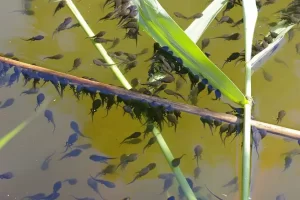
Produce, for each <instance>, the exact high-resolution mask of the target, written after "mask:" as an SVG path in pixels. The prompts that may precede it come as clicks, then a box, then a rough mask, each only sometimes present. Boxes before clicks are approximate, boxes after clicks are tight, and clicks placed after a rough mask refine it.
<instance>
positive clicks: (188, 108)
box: [0, 56, 300, 139]
mask: <svg viewBox="0 0 300 200" xmlns="http://www.w3.org/2000/svg"><path fill="white" fill-rule="evenodd" d="M0 61H2V62H6V63H9V64H11V65H15V66H18V67H21V68H26V69H31V70H35V71H38V72H44V73H48V74H51V75H55V76H58V77H62V78H67V79H69V80H71V81H73V82H75V83H80V84H85V85H90V86H94V87H97V88H99V90H101V89H102V90H108V91H113V92H115V93H116V94H118V95H121V96H122V95H123V96H127V97H129V98H132V99H136V100H139V101H143V102H148V103H154V102H155V103H156V104H159V105H162V106H165V107H170V108H172V109H175V110H180V111H183V112H186V113H190V114H194V115H198V116H210V117H212V118H214V119H219V120H221V121H225V122H228V123H236V122H242V119H239V118H237V117H236V116H234V115H229V114H225V113H219V112H215V111H211V110H208V109H203V108H199V107H196V106H193V105H188V104H183V103H177V102H172V101H170V100H166V99H162V98H158V97H154V96H148V95H144V94H140V93H137V92H134V91H130V90H126V89H123V88H121V87H117V86H113V85H108V84H105V83H101V82H96V81H91V80H88V79H84V78H80V77H77V76H73V75H70V74H65V73H62V72H57V71H54V70H51V69H46V68H43V67H39V66H35V65H31V64H27V63H23V62H20V61H16V60H12V59H9V58H5V57H1V56H0ZM251 124H252V125H253V126H255V127H256V128H258V129H264V130H266V131H268V132H269V133H272V134H276V135H280V136H284V137H289V138H293V139H300V131H297V130H294V129H290V128H285V127H281V126H277V125H273V124H267V123H264V122H260V121H256V120H252V121H251Z"/></svg>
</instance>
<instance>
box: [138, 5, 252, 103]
mask: <svg viewBox="0 0 300 200" xmlns="http://www.w3.org/2000/svg"><path fill="white" fill-rule="evenodd" d="M133 2H134V4H135V5H136V6H137V7H138V10H139V17H138V18H139V25H140V27H141V28H142V29H144V30H145V31H146V32H147V34H149V35H150V36H151V37H152V38H153V39H154V40H155V41H157V42H158V43H159V44H160V45H163V46H168V47H169V48H170V50H171V51H173V53H174V54H175V55H176V56H177V57H180V58H181V59H182V60H183V63H184V66H186V67H188V68H189V69H190V70H191V71H192V72H193V73H194V74H197V75H200V76H202V77H204V78H206V79H207V80H208V82H209V84H211V85H212V86H213V87H214V88H217V89H219V90H220V91H221V93H222V95H224V96H226V97H227V98H228V99H230V100H231V101H233V102H235V103H237V104H240V105H244V104H246V103H247V102H248V101H247V99H246V98H245V96H244V95H243V93H242V92H241V91H240V90H239V88H238V87H237V86H236V85H235V84H234V83H233V82H232V81H231V80H230V79H229V78H228V77H227V76H226V75H225V74H224V73H223V72H222V71H221V70H220V69H219V68H218V67H217V66H216V65H215V64H214V63H213V62H212V61H211V60H209V59H208V58H207V57H206V56H205V54H204V53H203V52H202V51H201V50H200V49H199V47H198V46H197V45H196V44H195V43H194V42H193V41H192V40H191V39H190V38H189V37H188V36H187V35H186V34H185V32H184V31H183V30H182V29H181V28H180V27H179V25H178V24H177V23H176V22H175V21H174V20H173V19H172V18H171V17H170V16H169V14H168V13H167V12H166V11H165V10H164V8H163V7H162V6H161V5H160V4H159V2H158V1H157V0H143V1H139V0H133Z"/></svg>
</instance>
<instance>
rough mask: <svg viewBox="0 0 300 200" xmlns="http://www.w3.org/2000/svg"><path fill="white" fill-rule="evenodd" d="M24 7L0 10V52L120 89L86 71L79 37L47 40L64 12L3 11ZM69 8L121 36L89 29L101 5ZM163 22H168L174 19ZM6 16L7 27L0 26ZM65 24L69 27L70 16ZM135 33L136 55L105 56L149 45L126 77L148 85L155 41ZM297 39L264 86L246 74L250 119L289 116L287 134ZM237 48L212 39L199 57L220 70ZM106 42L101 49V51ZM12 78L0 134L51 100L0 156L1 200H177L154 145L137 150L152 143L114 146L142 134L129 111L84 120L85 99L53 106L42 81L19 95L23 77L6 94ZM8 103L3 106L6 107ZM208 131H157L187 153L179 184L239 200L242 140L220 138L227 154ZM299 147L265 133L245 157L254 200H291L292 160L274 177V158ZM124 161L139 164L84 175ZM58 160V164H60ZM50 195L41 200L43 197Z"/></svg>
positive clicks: (230, 70) (43, 6)
mask: <svg viewBox="0 0 300 200" xmlns="http://www.w3.org/2000/svg"><path fill="white" fill-rule="evenodd" d="M22 1H23V0H22ZM22 1H21V0H11V1H7V2H5V3H4V4H3V5H2V6H1V7H0V15H1V18H0V22H1V27H2V31H1V39H0V42H1V48H0V51H1V52H3V53H6V52H14V53H15V55H16V56H17V57H18V58H20V59H21V60H24V61H27V62H29V63H36V64H38V65H41V66H44V67H48V68H51V69H54V70H58V71H62V72H67V71H69V70H70V69H71V68H72V66H73V62H74V59H75V58H81V59H82V64H81V65H80V66H79V67H78V69H76V70H74V71H72V72H71V73H72V74H74V75H76V76H88V77H93V78H95V79H96V80H99V81H101V82H105V83H110V84H114V85H120V83H119V82H118V80H117V79H116V78H115V77H114V76H113V75H112V73H111V71H110V70H109V69H107V68H105V67H99V66H96V65H94V64H93V59H98V58H99V57H100V56H99V53H98V52H97V51H96V50H95V48H94V47H93V45H92V43H91V42H90V41H89V40H88V39H85V37H86V35H85V33H84V31H83V30H82V29H81V28H72V29H70V30H66V31H62V32H61V33H59V34H58V35H56V36H55V37H54V38H53V39H52V38H51V37H52V33H53V31H54V30H55V28H57V26H58V25H59V24H60V23H61V22H62V21H63V20H64V19H65V18H67V17H73V16H72V14H71V13H70V11H69V10H68V9H62V10H60V11H59V12H57V13H56V15H55V16H54V17H53V16H52V15H53V11H54V9H55V7H56V6H57V3H48V1H32V9H33V10H34V11H35V15H34V16H27V15H22V14H21V13H18V12H14V13H10V11H14V10H21V9H22V8H23V7H22ZM160 2H161V4H162V5H163V6H164V7H165V8H166V10H167V11H168V12H169V13H170V14H171V13H173V12H175V11H178V12H179V11H180V12H181V13H184V14H186V15H187V16H190V15H192V14H194V13H197V12H199V11H201V10H203V8H204V7H205V5H204V4H205V3H203V2H199V1H196V0H189V1H186V2H185V4H182V3H170V1H166V0H161V1H160ZM75 3H76V4H77V5H78V8H79V9H80V11H81V12H82V14H83V16H84V17H85V18H86V19H87V21H88V22H89V24H90V26H91V28H92V29H93V30H94V32H95V33H97V32H99V31H101V30H102V31H106V32H107V33H106V36H107V38H108V39H113V38H117V37H118V38H124V34H125V31H123V30H122V31H120V30H119V29H116V23H117V22H111V21H106V22H101V23H96V21H97V20H98V19H99V18H100V17H102V16H104V15H106V14H107V13H108V12H109V11H108V9H104V10H102V9H101V7H102V5H103V3H104V1H101V2H100V6H99V1H96V0H95V1H94V0H91V1H88V2H84V1H80V2H75ZM286 4H288V2H284V1H281V2H279V3H276V4H274V5H270V6H268V7H264V8H263V9H262V11H261V12H260V19H261V20H259V22H258V25H257V29H256V35H259V34H260V33H266V32H267V31H268V28H267V26H266V23H269V22H270V21H274V20H276V16H275V15H273V14H272V13H274V12H275V11H277V10H278V9H279V8H282V6H285V5H286ZM241 12H242V10H241V8H239V7H237V8H235V9H233V10H232V11H230V13H228V15H230V16H231V17H232V18H233V19H234V20H235V21H236V20H238V19H240V16H241ZM171 16H172V17H173V15H172V14H171ZM8 18H9V23H7V19H8ZM73 20H74V23H76V20H75V18H74V19H73ZM176 21H177V22H178V23H179V25H180V26H181V27H182V28H183V29H185V28H186V27H187V26H188V24H189V23H190V22H188V21H186V20H182V19H176ZM213 23H215V22H213ZM233 32H240V33H243V32H242V26H241V27H240V29H239V28H237V27H235V28H234V29H233V28H231V27H230V26H229V25H227V24H221V25H219V26H215V25H212V27H211V28H209V29H208V30H207V31H206V32H205V34H204V36H203V38H204V37H216V36H220V35H222V34H224V33H226V34H227V33H233ZM39 34H42V35H44V36H45V39H44V40H43V41H40V42H39V41H37V42H31V43H29V42H26V41H22V40H20V38H30V37H32V36H34V35H39ZM141 34H142V36H141V37H140V38H139V41H138V46H137V48H136V47H135V41H132V40H122V41H121V43H120V44H119V45H117V46H116V47H115V48H114V49H113V51H121V50H122V51H126V52H129V53H133V54H135V53H139V52H141V51H142V50H143V49H144V48H149V54H147V55H143V56H141V57H139V58H137V61H138V65H137V67H135V68H133V69H132V70H131V71H130V72H128V73H127V74H126V78H128V80H131V79H133V78H138V79H139V80H140V82H142V83H146V79H147V71H148V65H149V63H146V62H144V60H145V59H147V58H149V57H150V52H152V47H153V41H152V40H151V39H150V38H149V37H148V36H147V34H146V33H144V32H142V33H141ZM298 37H299V36H298V35H297V34H296V35H295V38H294V39H293V40H292V41H291V42H289V43H287V44H286V45H285V46H284V47H283V49H284V50H283V49H282V50H281V51H280V52H279V53H278V55H276V56H278V57H279V58H281V59H283V60H284V61H285V62H286V63H287V66H289V68H286V67H285V66H283V65H282V64H280V63H278V62H276V61H273V60H270V61H268V62H267V63H266V64H265V66H264V68H265V69H266V71H268V72H269V73H271V74H272V76H273V80H272V81H271V82H267V81H265V80H264V79H263V75H262V71H260V70H259V71H257V72H256V73H255V74H254V75H253V94H254V96H255V98H256V99H257V101H256V106H255V108H254V109H255V112H254V114H255V117H256V118H257V119H258V120H262V121H266V122H269V123H275V122H276V117H277V113H278V111H279V110H285V111H286V112H287V116H286V117H285V118H284V119H283V120H282V122H281V125H283V126H287V127H292V128H295V129H297V128H298V127H299V120H297V119H298V116H299V111H298V110H299V106H298V101H297V100H298V99H299V94H298V93H297V91H298V90H299V88H298V87H299V76H298V74H299V73H298V74H297V71H299V70H298V66H297V65H296V63H297V55H296V52H295V50H294V46H295V43H296V41H297V40H298V39H299V38H298ZM243 42H244V41H243V40H238V41H223V40H220V39H216V40H213V41H212V42H211V43H210V45H209V46H208V47H207V49H206V51H208V52H210V53H211V54H212V56H211V59H212V60H213V61H214V62H215V63H216V64H217V65H218V66H221V65H222V64H223V63H224V60H225V58H227V57H228V55H229V53H230V52H234V51H240V50H241V49H242V47H243ZM228 44H230V45H228ZM110 45H111V44H107V45H105V44H104V46H105V47H109V46H110ZM224 46H226V51H224V50H223V49H224V48H222V47H224ZM220 47H221V49H220ZM55 54H63V55H64V57H63V58H62V59H60V60H42V58H43V57H45V56H49V55H55ZM242 69H243V68H242V65H239V66H237V67H234V64H232V63H228V64H227V65H226V67H225V68H224V69H223V70H224V72H225V73H226V74H227V75H228V76H229V77H230V78H231V79H232V80H233V81H234V82H235V83H236V84H237V85H238V86H239V87H240V88H243V81H244V80H243V77H244V74H243V70H242ZM121 70H124V67H121ZM12 73H14V71H13V69H11V70H10V71H9V72H8V75H7V76H2V77H1V79H0V85H1V86H2V87H1V88H0V90H1V95H0V101H1V102H2V104H1V105H0V107H2V108H1V109H0V119H1V122H0V127H1V129H0V130H1V133H0V137H3V136H4V135H6V134H7V133H8V132H9V131H11V130H12V129H13V128H15V127H17V126H18V125H19V124H20V123H21V122H22V121H23V120H25V119H27V118H29V117H30V116H32V115H33V113H34V112H35V111H34V108H35V107H36V104H37V94H39V93H43V94H44V95H45V97H46V98H47V97H53V101H51V103H50V105H49V106H48V107H47V112H42V114H40V115H39V116H38V117H37V118H35V119H34V120H33V121H32V122H31V123H30V124H29V125H28V126H27V127H26V128H25V129H23V130H22V131H21V133H20V134H19V135H18V136H16V137H15V138H13V140H11V141H10V142H9V143H8V144H7V145H6V146H5V147H4V148H3V149H2V150H1V151H0V159H1V161H0V174H2V175H3V174H4V175H3V176H2V179H0V199H1V200H2V199H3V200H6V199H7V200H10V199H21V198H22V197H24V196H31V195H34V194H38V193H42V194H39V195H40V196H43V195H44V196H47V195H50V194H53V195H52V196H50V197H52V199H54V197H55V194H57V193H59V194H60V196H59V197H58V199H66V200H67V199H74V198H73V197H72V196H74V197H77V198H83V197H90V198H95V199H100V195H101V196H102V197H103V198H104V199H123V198H125V197H127V196H128V197H131V198H132V199H149V200H150V199H162V200H163V199H167V196H171V195H174V196H175V197H176V199H178V198H179V197H178V194H179V192H178V184H177V182H176V180H175V179H174V181H173V184H170V183H169V184H170V185H171V186H170V188H169V189H168V190H167V192H166V193H164V194H160V193H161V192H162V191H163V190H164V187H165V189H166V187H167V186H168V185H165V179H161V178H158V175H159V174H160V175H161V174H164V173H171V169H170V168H169V166H168V164H167V162H166V161H165V158H164V156H163V154H162V153H161V150H160V148H159V146H158V144H157V143H153V144H152V145H151V147H149V148H148V149H147V150H146V151H145V152H144V153H143V148H144V147H145V146H146V145H147V143H148V141H149V140H150V138H151V137H152V135H151V134H149V135H148V136H147V137H146V139H143V135H142V136H139V137H138V138H142V140H130V141H133V142H126V143H124V144H122V145H120V143H121V142H122V140H124V138H126V137H128V136H129V135H130V134H132V133H134V132H141V133H143V132H144V130H145V128H146V127H145V126H142V124H141V123H140V122H139V121H138V120H132V117H131V115H130V114H125V115H124V110H123V109H122V108H121V106H119V107H117V106H115V105H114V106H112V108H111V109H110V111H109V113H108V115H107V111H106V109H105V107H102V106H100V107H99V108H97V112H95V114H94V117H93V122H92V120H91V116H90V115H89V113H90V111H91V110H90V109H91V105H92V102H93V101H92V99H91V98H90V97H88V96H86V97H83V98H81V97H80V100H77V99H76V98H75V97H74V96H73V93H72V91H71V90H69V88H67V89H66V90H65V92H64V95H63V96H64V98H63V99H61V98H60V95H59V94H58V93H57V91H56V90H55V88H54V87H52V86H50V85H49V83H47V84H46V85H45V86H43V87H42V88H40V86H41V85H42V82H41V83H40V84H37V87H38V88H40V89H39V91H38V92H37V91H30V92H25V93H23V94H22V95H20V94H21V93H22V92H23V91H25V90H28V89H30V88H31V86H32V81H31V82H29V83H28V84H27V85H26V86H25V87H23V83H24V82H23V77H22V76H21V77H20V80H19V83H14V84H12V86H11V87H5V86H4V85H6V84H7V83H8V82H9V81H10V77H11V74H12ZM189 87H190V85H189V84H183V87H182V88H181V89H180V93H181V94H182V95H183V96H184V97H187V95H188V92H184V91H188V90H189ZM175 88H176V86H175V84H173V85H171V86H170V89H172V90H175ZM295 91H296V92H295ZM161 96H162V97H167V98H169V99H171V100H176V101H178V100H177V98H176V97H173V96H171V97H170V96H167V95H166V94H163V93H162V94H161ZM9 99H14V101H13V102H12V101H11V100H10V101H9ZM6 101H8V102H7V103H6ZM179 101H182V100H179ZM3 105H5V106H3ZM95 106H96V105H95ZM105 106H106V105H105ZM122 106H123V105H122ZM198 106H200V107H208V108H212V109H213V110H217V111H220V112H226V111H228V110H230V108H228V106H227V105H225V104H222V103H220V102H217V101H211V96H208V95H206V94H204V93H202V94H200V98H199V99H198ZM96 107H97V106H96ZM96 107H95V108H96ZM37 109H39V108H37ZM106 115H107V116H106ZM206 126H207V127H206V128H203V126H202V123H201V121H200V120H199V117H198V116H193V115H188V114H185V113H182V118H181V119H180V120H179V123H178V125H177V130H176V132H174V127H168V126H167V123H165V124H164V127H163V129H162V132H163V136H164V139H165V140H166V142H167V143H168V145H169V147H170V149H171V151H172V153H173V155H174V157H180V156H181V155H183V154H186V156H184V157H183V158H182V160H181V163H180V168H181V169H182V171H183V173H184V175H185V177H186V178H189V179H191V180H192V181H193V189H194V191H195V192H196V194H197V196H201V197H202V199H214V197H213V196H212V195H211V194H210V193H209V192H208V190H207V189H206V188H205V185H206V186H207V187H208V188H209V189H210V190H211V191H212V192H213V193H215V194H216V195H218V196H219V197H221V198H224V199H238V197H239V190H238V188H240V183H241V179H240V174H241V173H240V172H241V168H240V166H241V158H240V150H241V138H240V137H237V138H236V140H234V141H233V142H232V143H230V141H231V138H230V139H227V142H226V147H225V146H224V144H223V143H222V141H221V140H220V137H219V135H218V132H219V129H217V130H214V129H213V135H212V133H211V131H210V129H209V126H208V124H206ZM54 127H55V130H54ZM223 137H224V135H223ZM134 139H136V138H134ZM90 144H91V148H90ZM199 144H200V145H201V147H202V148H203V152H202V155H201V159H200V160H199V168H200V170H199V169H197V170H198V173H200V174H199V177H198V178H197V179H195V178H194V170H195V168H196V167H197V164H196V160H193V157H194V147H195V146H196V145H199ZM298 148H299V147H298V144H297V142H295V141H291V142H288V141H284V140H283V139H282V138H278V137H276V138H274V137H272V136H271V135H267V137H266V138H265V139H263V140H262V142H261V143H260V145H259V148H258V153H259V158H258V156H257V154H256V152H255V151H253V152H254V154H253V158H252V159H253V160H252V164H253V166H254V167H253V171H254V175H253V176H252V178H253V182H252V185H251V188H252V195H251V197H252V199H275V197H276V196H277V195H279V194H281V193H282V194H284V195H285V197H286V199H298V198H297V197H298V196H297V192H298V191H297V189H298V188H297V185H298V179H297V176H298V175H299V172H298V171H297V166H298V164H299V161H298V160H299V158H298V156H297V155H298V154H297V153H289V156H290V158H291V159H292V162H291V164H290V166H289V168H288V169H287V170H286V171H284V172H282V171H283V169H284V167H285V162H286V159H285V158H286V155H281V154H282V153H285V152H288V151H291V150H293V149H296V150H297V149H298ZM66 149H67V151H66ZM64 151H66V152H64ZM66 154H67V155H66ZM123 154H137V158H136V160H134V161H132V162H128V164H127V166H126V168H125V170H121V169H119V168H118V169H117V171H116V172H115V173H112V174H110V173H107V174H106V175H104V176H99V177H97V178H96V179H101V180H102V181H99V182H97V181H95V179H91V177H90V176H93V177H94V178H95V176H96V174H98V173H99V172H101V171H102V172H103V170H105V169H106V170H107V171H109V168H108V167H107V166H110V165H115V166H117V165H119V163H120V157H121V156H122V155H123ZM92 155H96V156H92ZM63 156H65V158H64V159H61V158H62V157H63ZM99 156H101V157H99ZM108 158H116V159H108ZM153 162H155V163H156V167H155V168H154V169H153V170H150V171H149V172H148V173H147V174H146V175H145V176H143V177H141V178H139V179H137V180H136V181H135V182H134V183H132V184H129V185H127V184H128V183H129V182H131V181H132V180H133V179H134V177H135V176H136V172H139V171H141V170H142V169H144V168H145V167H146V166H147V165H148V164H149V163H153ZM107 163H108V164H107ZM107 168H108V169H107ZM120 168H121V167H120ZM197 170H196V171H197ZM6 172H12V173H13V177H11V179H10V178H9V177H10V176H9V174H8V175H7V174H5V173H6ZM224 172H225V173H224ZM236 176H238V177H239V178H238V180H236V179H235V177H236ZM0 177H1V176H0ZM103 180H104V182H103ZM169 181H170V180H169ZM28 183H29V184H28ZM95 185H97V188H98V190H97V188H96V187H95ZM97 191H98V192H99V194H97ZM50 197H49V196H48V199H49V198H50Z"/></svg>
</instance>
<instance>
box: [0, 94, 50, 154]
mask: <svg viewBox="0 0 300 200" xmlns="http://www.w3.org/2000/svg"><path fill="white" fill-rule="evenodd" d="M50 102H51V100H50V99H47V100H46V101H45V102H44V103H43V104H42V106H41V107H40V108H39V109H38V111H37V112H35V113H33V114H32V115H31V116H30V117H29V118H27V119H26V120H24V121H23V122H22V123H21V124H19V125H18V126H17V127H16V128H14V129H13V130H11V131H10V132H8V133H7V134H6V135H4V136H3V137H1V138H0V150H1V149H2V148H4V146H5V145H7V144H8V143H9V142H10V141H11V140H12V139H13V138H14V137H15V136H17V135H18V133H20V132H21V131H22V130H23V129H24V128H25V127H26V126H27V125H28V124H30V122H31V121H32V120H34V119H35V118H36V117H37V116H39V115H40V114H41V112H42V111H44V110H45V109H46V108H47V106H48V105H49V103H50Z"/></svg>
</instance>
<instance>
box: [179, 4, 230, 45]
mask: <svg viewBox="0 0 300 200" xmlns="http://www.w3.org/2000/svg"><path fill="white" fill-rule="evenodd" d="M227 2H228V1H227V0H214V1H213V2H211V3H210V4H209V6H207V8H206V9H205V10H204V11H203V12H202V14H203V16H202V17H200V18H198V19H195V20H194V21H193V22H192V23H191V25H190V26H189V27H188V28H187V29H186V30H185V31H184V32H185V34H187V35H188V36H189V38H190V39H191V40H192V41H193V42H194V43H195V44H196V43H197V42H198V40H199V39H200V38H201V36H202V35H203V33H204V31H206V29H207V28H208V26H209V25H210V24H211V22H212V21H213V20H214V19H215V17H216V16H217V15H218V13H219V12H220V11H221V10H222V9H223V8H224V6H225V5H226V3H227Z"/></svg>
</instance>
